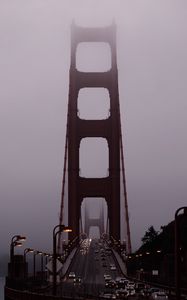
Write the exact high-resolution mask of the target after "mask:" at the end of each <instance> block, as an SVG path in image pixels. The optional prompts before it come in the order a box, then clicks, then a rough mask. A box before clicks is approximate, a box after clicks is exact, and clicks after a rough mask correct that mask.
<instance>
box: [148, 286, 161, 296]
mask: <svg viewBox="0 0 187 300" xmlns="http://www.w3.org/2000/svg"><path fill="white" fill-rule="evenodd" d="M159 291H160V289H159V288H155V287H152V288H149V289H148V290H147V294H148V295H151V294H153V293H157V292H159Z"/></svg>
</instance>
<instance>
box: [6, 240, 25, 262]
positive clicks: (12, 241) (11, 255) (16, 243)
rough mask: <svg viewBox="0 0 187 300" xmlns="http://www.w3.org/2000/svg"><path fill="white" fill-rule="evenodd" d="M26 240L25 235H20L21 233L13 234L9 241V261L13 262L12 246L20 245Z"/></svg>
mask: <svg viewBox="0 0 187 300" xmlns="http://www.w3.org/2000/svg"><path fill="white" fill-rule="evenodd" d="M25 240H26V237H25V236H21V235H18V234H16V235H14V236H13V237H12V239H11V243H10V262H13V260H14V247H21V246H22V243H21V242H24V241H25Z"/></svg>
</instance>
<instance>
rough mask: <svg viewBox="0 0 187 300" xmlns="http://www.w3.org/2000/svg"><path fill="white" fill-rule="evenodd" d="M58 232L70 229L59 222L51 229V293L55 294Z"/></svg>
mask: <svg viewBox="0 0 187 300" xmlns="http://www.w3.org/2000/svg"><path fill="white" fill-rule="evenodd" d="M60 232H72V229H71V228H70V227H68V226H65V225H62V224H59V225H56V226H55V227H54V229H53V295H56V281H57V274H56V269H57V265H56V260H57V251H56V240H57V235H58V234H59V233H60Z"/></svg>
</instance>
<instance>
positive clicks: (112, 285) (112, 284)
mask: <svg viewBox="0 0 187 300" xmlns="http://www.w3.org/2000/svg"><path fill="white" fill-rule="evenodd" d="M105 287H106V288H110V289H113V288H115V287H116V282H115V280H108V281H106V283H105Z"/></svg>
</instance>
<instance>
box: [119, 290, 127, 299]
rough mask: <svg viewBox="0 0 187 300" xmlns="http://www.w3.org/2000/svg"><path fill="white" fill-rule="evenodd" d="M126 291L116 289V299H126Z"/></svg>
mask: <svg viewBox="0 0 187 300" xmlns="http://www.w3.org/2000/svg"><path fill="white" fill-rule="evenodd" d="M127 294H128V292H127V290H125V289H118V290H116V298H117V299H126V298H127Z"/></svg>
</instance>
